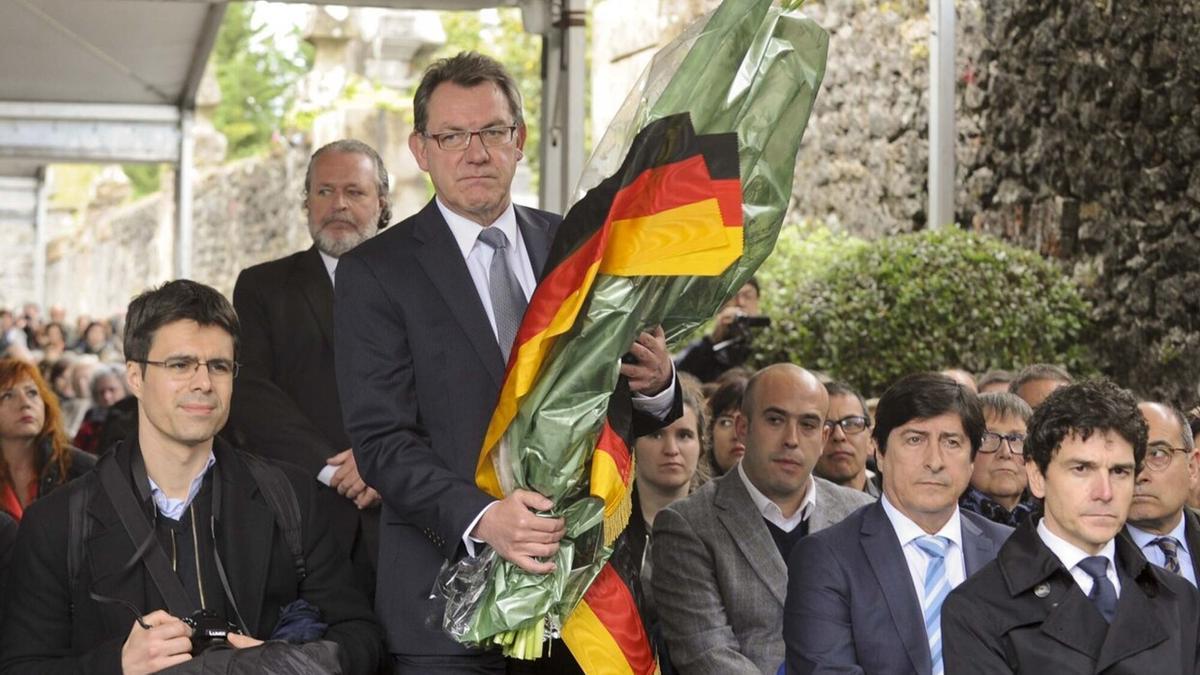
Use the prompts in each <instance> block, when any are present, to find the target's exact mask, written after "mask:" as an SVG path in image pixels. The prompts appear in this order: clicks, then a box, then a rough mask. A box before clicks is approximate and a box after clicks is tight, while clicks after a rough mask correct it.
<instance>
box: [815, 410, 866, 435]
mask: <svg viewBox="0 0 1200 675" xmlns="http://www.w3.org/2000/svg"><path fill="white" fill-rule="evenodd" d="M825 426H827V427H829V432H830V433H833V429H834V427H841V428H842V433H844V434H846V435H847V436H850V435H851V434H861V433H862V432H864V431H866V429H867V418H865V417H863V416H862V415H849V416H847V417H843V418H842V419H840V420H825Z"/></svg>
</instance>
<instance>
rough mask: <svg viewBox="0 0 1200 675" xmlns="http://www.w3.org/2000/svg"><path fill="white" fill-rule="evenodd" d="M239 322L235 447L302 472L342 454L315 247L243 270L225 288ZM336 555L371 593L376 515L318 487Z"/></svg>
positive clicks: (324, 284)
mask: <svg viewBox="0 0 1200 675" xmlns="http://www.w3.org/2000/svg"><path fill="white" fill-rule="evenodd" d="M233 306H234V309H236V310H237V313H238V319H239V321H240V322H241V328H242V331H241V337H240V343H239V349H238V360H239V361H240V362H241V364H242V368H241V372H240V373H239V374H238V377H237V379H236V380H235V381H234V386H233V403H232V404H231V409H230V416H229V424H230V427H231V428H232V429H233V431H234V437H235V438H236V440H237V445H239V446H240V447H243V448H246V449H247V450H249V451H251V452H254V453H257V454H260V455H263V456H264V457H270V458H271V459H276V460H279V461H282V462H289V463H291V464H295V465H297V466H299V467H300V468H302V469H304V471H305V472H307V473H308V475H309V476H311V477H312V478H313V480H316V479H317V474H318V473H319V472H320V471H321V469H323V468H324V467H325V466H326V464H325V460H327V459H329V458H330V457H332V456H334V455H336V454H337V453H339V452H342V451H343V450H345V449H346V448H349V447H350V437H349V436H348V435H347V434H346V431H345V428H344V427H343V426H342V406H341V401H340V399H339V397H338V391H337V379H336V377H335V374H334V368H333V283H332V282H331V281H330V279H329V272H328V271H327V270H326V269H325V263H324V262H323V261H322V259H321V254H320V253H319V252H318V251H317V247H316V246H313V247H311V248H309V249H308V250H307V251H301V252H299V253H294V254H292V255H289V256H286V257H283V258H280V259H278V260H272V261H270V262H265V263H262V264H260V265H255V266H253V267H249V268H247V269H245V270H243V271H242V273H241V274H239V275H238V279H237V283H236V284H235V285H234V287H233ZM317 491H318V495H319V496H320V498H321V499H322V501H323V502H324V504H325V505H326V508H327V513H328V514H329V520H330V523H331V525H332V527H333V531H334V534H335V536H336V537H337V539H338V542H339V544H340V548H341V549H342V550H343V551H344V552H345V554H346V555H348V556H351V557H352V558H353V560H354V564H355V574H356V576H357V577H359V578H360V580H361V581H362V583H363V584H364V585H365V590H367V591H368V592H371V591H373V585H374V582H375V574H374V570H375V556H376V554H377V552H378V550H379V543H378V542H379V509H378V508H370V509H364V510H361V511H360V510H359V509H358V508H356V507H355V505H354V502H352V501H350V500H349V499H347V498H345V497H343V496H342V495H339V494H338V493H337V491H336V490H334V489H332V488H329V487H327V486H324V485H323V484H322V485H321V486H320V487H319V488H318V490H317Z"/></svg>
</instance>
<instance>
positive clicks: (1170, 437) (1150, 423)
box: [1138, 403, 1191, 445]
mask: <svg viewBox="0 0 1200 675" xmlns="http://www.w3.org/2000/svg"><path fill="white" fill-rule="evenodd" d="M1138 409H1139V410H1141V411H1142V416H1143V417H1145V418H1146V426H1147V431H1148V434H1147V440H1148V442H1150V443H1156V442H1159V441H1166V442H1168V443H1170V444H1171V445H1174V444H1175V443H1176V442H1177V441H1178V440H1179V437H1180V435H1181V434H1183V433H1185V432H1184V430H1183V428H1181V426H1180V422H1179V420H1178V419H1176V416H1175V413H1173V412H1171V410H1170V409H1169V408H1166V407H1164V406H1163V405H1161V404H1158V403H1142V404H1139V405H1138ZM1186 433H1191V430H1190V429H1189V430H1187V432H1186Z"/></svg>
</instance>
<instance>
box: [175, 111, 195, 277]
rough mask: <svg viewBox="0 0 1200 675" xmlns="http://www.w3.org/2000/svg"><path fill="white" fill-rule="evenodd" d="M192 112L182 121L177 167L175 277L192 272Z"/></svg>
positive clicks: (188, 275)
mask: <svg viewBox="0 0 1200 675" xmlns="http://www.w3.org/2000/svg"><path fill="white" fill-rule="evenodd" d="M192 141H193V139H192V112H191V111H190V110H185V111H184V112H183V116H182V117H181V118H180V120H179V162H178V164H177V165H176V167H175V270H174V271H175V274H174V276H173V278H175V279H190V278H191V275H192V235H193V230H194V225H193V223H192V181H193V179H194V177H195V173H196V171H195V167H194V166H193V165H192V146H193V143H192Z"/></svg>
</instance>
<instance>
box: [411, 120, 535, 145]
mask: <svg viewBox="0 0 1200 675" xmlns="http://www.w3.org/2000/svg"><path fill="white" fill-rule="evenodd" d="M516 131H517V127H516V125H510V126H507V127H488V128H486V129H480V130H478V131H466V130H464V131H447V132H445V133H441V134H429V133H425V132H422V133H421V135H422V136H424V137H425V138H432V139H433V140H435V141H437V144H438V147H439V148H441V149H442V150H466V149H467V146H468V145H470V144H471V137H472V136H478V137H479V141H480V142H481V143H483V147H485V148H496V147H499V146H501V145H508V144H509V143H512V140H513V134H514V133H516Z"/></svg>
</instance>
